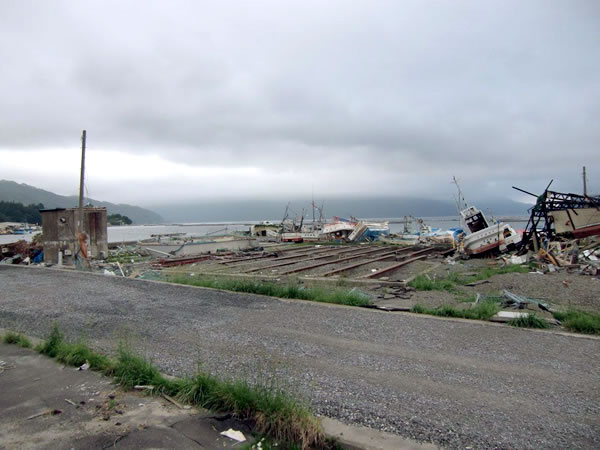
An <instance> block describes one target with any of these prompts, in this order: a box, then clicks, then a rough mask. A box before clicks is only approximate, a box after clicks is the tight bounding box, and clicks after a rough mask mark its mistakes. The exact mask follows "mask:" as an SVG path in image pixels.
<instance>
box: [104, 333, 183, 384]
mask: <svg viewBox="0 0 600 450" xmlns="http://www.w3.org/2000/svg"><path fill="white" fill-rule="evenodd" d="M113 376H114V377H115V378H116V380H117V381H118V382H119V384H121V386H123V387H124V388H126V389H133V387H134V386H136V385H151V386H154V390H153V392H154V393H156V394H160V393H165V394H168V395H176V394H177V390H178V383H177V382H175V381H170V380H167V379H166V378H165V377H163V376H162V375H161V374H160V372H159V371H158V369H157V368H156V367H154V366H153V365H152V363H151V362H150V361H148V360H147V359H145V358H142V357H140V356H137V355H134V354H133V353H132V352H131V351H130V350H129V349H128V348H127V347H125V346H124V345H122V344H121V345H119V349H118V352H117V361H116V363H115V365H114V370H113Z"/></svg>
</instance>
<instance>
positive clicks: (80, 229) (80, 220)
mask: <svg viewBox="0 0 600 450" xmlns="http://www.w3.org/2000/svg"><path fill="white" fill-rule="evenodd" d="M85 137H86V133H85V130H83V134H82V135H81V175H80V177H79V211H78V212H79V214H78V215H79V217H78V220H77V237H79V233H81V232H83V179H84V174H85Z"/></svg>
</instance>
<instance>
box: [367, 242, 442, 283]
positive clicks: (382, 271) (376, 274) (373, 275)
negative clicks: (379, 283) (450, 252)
mask: <svg viewBox="0 0 600 450" xmlns="http://www.w3.org/2000/svg"><path fill="white" fill-rule="evenodd" d="M435 250H436V249H435V248H430V249H425V250H421V251H419V252H415V253H411V254H410V255H406V256H407V257H410V256H414V258H409V259H407V260H404V261H402V262H399V263H398V264H394V265H392V266H388V267H385V268H383V269H380V270H378V271H377V272H373V273H370V274H368V275H365V276H364V277H363V278H377V277H379V276H380V275H383V274H385V273H389V272H393V271H394V270H397V269H399V268H400V267H404V266H406V265H407V264H410V263H413V262H415V261H418V260H420V259H424V258H427V257H428V256H429V255H428V253H431V252H433V251H435ZM423 253H425V254H423ZM418 254H420V255H419V256H416V255H418Z"/></svg>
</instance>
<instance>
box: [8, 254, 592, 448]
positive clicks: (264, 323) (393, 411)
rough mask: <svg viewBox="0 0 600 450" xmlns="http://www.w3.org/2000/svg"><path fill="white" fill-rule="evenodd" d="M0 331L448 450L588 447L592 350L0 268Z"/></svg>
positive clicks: (308, 306)
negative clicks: (231, 388)
mask: <svg viewBox="0 0 600 450" xmlns="http://www.w3.org/2000/svg"><path fill="white" fill-rule="evenodd" d="M0 286H1V289H0V327H3V328H7V329H13V330H15V331H21V332H25V333H27V334H30V335H34V336H38V337H44V336H45V335H46V333H47V332H48V330H49V328H50V327H51V326H52V323H53V321H57V322H58V323H59V325H60V327H61V329H62V330H63V331H64V332H65V333H66V334H67V335H69V336H70V337H72V338H80V337H82V336H83V337H85V338H86V339H87V340H88V341H89V342H90V343H91V344H92V345H94V346H96V347H98V348H99V349H102V350H105V351H112V350H114V348H115V347H116V345H117V343H118V341H119V339H127V340H129V341H130V343H131V344H132V346H133V347H134V348H136V349H138V350H140V351H141V352H143V353H144V354H145V355H146V356H148V357H150V358H152V359H153V361H154V362H155V363H156V364H157V365H158V366H159V367H160V368H161V370H163V371H165V372H167V373H172V374H178V375H183V374H190V373H193V371H194V370H195V368H196V367H197V364H198V363H200V364H201V365H202V366H203V368H204V369H208V370H209V371H211V372H213V373H215V374H218V375H220V376H224V377H244V378H247V379H251V380H260V381H265V382H272V383H274V384H276V385H278V386H280V387H282V388H284V389H287V390H290V391H292V392H295V393H297V394H298V395H300V396H301V397H302V398H304V399H306V400H307V401H309V402H310V403H311V405H312V408H313V410H314V411H315V412H316V413H317V414H323V415H327V416H330V417H333V418H337V419H339V420H342V421H343V422H346V423H350V424H357V425H366V426H369V427H372V428H376V429H380V430H385V431H390V432H393V433H397V434H400V435H402V436H405V437H409V438H416V439H420V440H423V441H430V442H434V443H436V444H438V445H440V446H444V447H449V448H464V447H466V446H472V447H474V448H492V447H500V448H567V447H568V448H598V447H600V421H599V420H598V417H600V391H599V390H598V386H600V375H599V374H600V370H599V369H600V340H599V339H597V338H581V337H577V336H565V335H560V334H556V333H548V332H536V331H530V330H522V329H514V328H508V327H502V326H493V325H488V324H485V323H477V322H466V321H455V320H443V319H437V318H429V317H422V316H417V315H411V314H391V313H383V312H377V311H371V310H363V309H358V308H349V307H339V306H334V305H322V304H313V303H309V302H302V301H293V300H279V299H273V298H268V297H262V296H256V295H249V294H236V293H228V292H221V291H216V290H210V289H202V288H193V287H188V286H180V285H169V284H163V283H151V282H144V281H139V280H130V279H122V278H116V277H103V276H98V275H93V274H87V273H78V272H66V271H57V270H52V269H41V268H26V267H10V266H0Z"/></svg>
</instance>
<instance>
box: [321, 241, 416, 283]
mask: <svg viewBox="0 0 600 450" xmlns="http://www.w3.org/2000/svg"><path fill="white" fill-rule="evenodd" d="M414 248H415V247H407V248H403V249H400V250H395V251H393V252H389V253H387V254H384V255H381V256H380V257H378V258H375V259H370V260H369V261H361V262H359V263H356V264H351V265H349V266H346V267H341V268H339V269H335V270H332V271H330V272H326V273H324V274H322V275H321V276H323V277H328V276H331V275H335V274H338V273H342V272H346V271H348V270H352V269H356V268H357V267H361V266H366V265H367V264H371V263H373V262H377V261H384V260H386V259H390V258H392V257H393V256H396V255H397V254H398V253H399V252H405V251H408V250H413V249H414Z"/></svg>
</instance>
